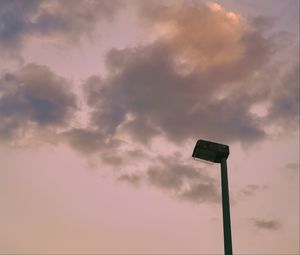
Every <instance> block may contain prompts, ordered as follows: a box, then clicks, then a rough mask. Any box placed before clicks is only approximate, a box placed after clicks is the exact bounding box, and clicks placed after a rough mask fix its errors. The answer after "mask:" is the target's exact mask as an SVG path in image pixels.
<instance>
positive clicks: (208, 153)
mask: <svg viewBox="0 0 300 255" xmlns="http://www.w3.org/2000/svg"><path fill="white" fill-rule="evenodd" d="M228 156H229V146H228V145H224V144H219V143H214V142H210V141H205V140H198V141H197V143H196V146H195V148H194V151H193V158H196V159H202V160H206V161H210V162H213V163H220V164H221V185H222V208H223V231H224V251H225V255H232V240H231V224H230V205H229V190H228V175H227V162H226V160H227V158H228Z"/></svg>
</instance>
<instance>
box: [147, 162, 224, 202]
mask: <svg viewBox="0 0 300 255" xmlns="http://www.w3.org/2000/svg"><path fill="white" fill-rule="evenodd" d="M146 178H147V182H149V183H150V184H151V185H154V186H156V187H158V188H161V189H163V190H165V191H167V192H169V193H170V194H172V195H173V196H175V198H178V199H182V200H188V201H191V202H196V203H202V202H212V203H216V202H219V201H220V195H219V191H218V188H217V185H216V181H215V180H214V179H213V178H212V177H210V176H209V175H207V174H205V172H204V170H203V169H202V171H198V170H196V169H195V168H194V167H193V166H191V165H187V164H185V163H183V162H180V161H179V160H176V159H175V158H174V157H167V158H160V160H159V161H158V162H157V163H156V164H153V165H152V166H150V167H149V169H148V170H147V176H146Z"/></svg>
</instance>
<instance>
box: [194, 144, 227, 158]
mask: <svg viewBox="0 0 300 255" xmlns="http://www.w3.org/2000/svg"><path fill="white" fill-rule="evenodd" d="M228 156H229V146H228V145H225V144H220V143H214V142H210V141H205V140H198V141H197V143H196V146H195V148H194V151H193V158H197V159H202V160H207V161H210V162H214V163H221V160H222V159H223V158H225V159H227V158H228Z"/></svg>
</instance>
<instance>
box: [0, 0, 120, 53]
mask: <svg viewBox="0 0 300 255" xmlns="http://www.w3.org/2000/svg"><path fill="white" fill-rule="evenodd" d="M121 6H122V3H121V1H119V0H114V1H109V0H101V1H93V0H71V1H59V0H51V1H47V0H28V1H19V0H2V1H1V2H0V23H1V26H0V49H1V51H2V52H6V53H7V54H15V53H16V51H18V50H19V48H20V47H21V46H22V43H23V42H24V40H25V39H26V38H28V37H32V36H33V37H35V36H37V37H41V38H43V39H45V38H47V37H51V40H53V39H54V38H56V39H62V40H67V41H68V42H72V43H74V42H76V41H78V40H80V39H81V38H82V36H92V34H93V32H95V28H96V25H97V23H98V22H99V21H102V20H111V19H112V17H113V16H114V15H115V13H116V11H117V10H118V9H120V7H121Z"/></svg>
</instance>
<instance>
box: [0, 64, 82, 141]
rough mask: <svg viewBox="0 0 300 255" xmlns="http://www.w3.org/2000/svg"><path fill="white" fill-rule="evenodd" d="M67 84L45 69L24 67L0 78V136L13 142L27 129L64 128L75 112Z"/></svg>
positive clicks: (36, 66) (74, 104)
mask: <svg viewBox="0 0 300 255" xmlns="http://www.w3.org/2000/svg"><path fill="white" fill-rule="evenodd" d="M69 88H70V84H69V82H68V81H67V80H65V79H63V78H62V77H59V76H56V75H55V74H54V73H52V72H51V71H50V70H49V69H48V68H47V67H44V66H39V65H35V64H28V65H26V66H24V67H22V68H21V69H20V70H17V71H15V72H10V73H4V74H2V75H1V78H0V95H1V96H0V136H1V137H2V139H10V138H13V137H14V136H15V135H17V134H18V132H25V131H26V129H27V127H31V128H32V129H34V128H38V129H39V128H41V129H45V128H59V127H66V126H68V124H69V122H70V120H71V119H72V117H73V114H74V112H75V111H76V109H77V103H76V97H75V95H74V94H73V93H72V92H71V91H70V90H69Z"/></svg>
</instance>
